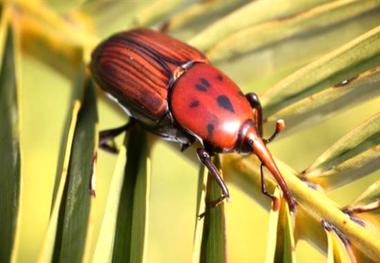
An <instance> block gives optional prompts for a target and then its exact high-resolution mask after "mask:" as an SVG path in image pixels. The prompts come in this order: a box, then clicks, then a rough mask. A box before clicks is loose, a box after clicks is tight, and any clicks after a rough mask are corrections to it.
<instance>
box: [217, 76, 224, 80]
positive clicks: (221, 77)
mask: <svg viewBox="0 0 380 263" xmlns="http://www.w3.org/2000/svg"><path fill="white" fill-rule="evenodd" d="M216 79H217V80H219V81H223V79H224V78H223V75H222V74H218V75H217V76H216Z"/></svg>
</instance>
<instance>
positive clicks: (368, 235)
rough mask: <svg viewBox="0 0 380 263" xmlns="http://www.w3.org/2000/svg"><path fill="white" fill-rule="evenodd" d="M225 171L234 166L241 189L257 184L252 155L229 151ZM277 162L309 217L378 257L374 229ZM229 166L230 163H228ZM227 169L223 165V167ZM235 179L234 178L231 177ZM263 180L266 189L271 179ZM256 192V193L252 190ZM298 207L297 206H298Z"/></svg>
mask: <svg viewBox="0 0 380 263" xmlns="http://www.w3.org/2000/svg"><path fill="white" fill-rule="evenodd" d="M224 160H225V162H224V163H225V164H226V168H228V173H230V171H232V172H231V173H233V171H234V170H235V173H234V178H231V179H230V180H232V179H233V180H232V182H234V183H236V184H237V186H238V187H240V188H242V189H243V190H245V189H252V188H255V187H256V188H258V187H259V185H260V183H259V182H260V175H259V173H258V169H259V168H258V165H257V164H255V162H254V161H253V158H250V157H249V158H244V157H240V156H237V155H230V156H228V158H224ZM276 163H277V166H278V168H279V170H280V171H281V173H282V176H283V178H284V179H285V181H286V183H287V185H288V187H289V189H291V191H292V193H293V195H294V197H295V198H296V200H297V203H298V205H299V207H302V209H304V210H305V211H306V212H307V213H308V214H309V215H310V216H311V217H313V218H314V219H316V220H317V221H319V222H320V221H321V220H322V219H326V220H328V221H329V222H331V223H332V224H334V225H335V226H336V227H339V229H340V230H341V231H342V232H343V233H344V234H345V235H346V236H347V237H348V238H349V239H350V240H351V241H352V242H353V243H355V245H356V246H357V248H358V249H360V250H361V251H362V252H363V254H365V255H366V256H368V257H369V258H372V259H375V258H379V257H380V238H379V234H378V233H377V232H371V231H369V229H366V228H363V227H361V226H360V225H359V224H357V223H356V222H354V221H352V220H350V219H349V216H348V215H347V214H345V213H343V212H342V211H341V210H340V209H339V208H338V206H337V204H336V203H334V202H333V201H332V200H330V199H329V198H327V197H326V195H325V194H324V193H322V192H320V191H318V190H315V189H313V188H311V187H309V186H308V184H307V183H305V182H303V181H301V180H300V179H299V178H297V176H296V175H297V173H296V172H295V171H294V170H293V169H291V168H289V167H288V166H287V165H285V164H284V163H282V162H280V161H279V160H276ZM229 166H230V167H229ZM226 172H227V169H226ZM237 176H238V177H239V178H237V179H238V180H236V179H235V177H237ZM265 184H266V185H267V186H269V190H270V189H272V187H273V181H272V180H269V179H268V178H266V179H265ZM251 192H252V191H251ZM256 192H257V193H256ZM253 194H257V195H261V196H262V197H261V198H266V199H268V197H266V196H264V195H263V194H261V193H260V192H259V191H255V192H253V193H252V197H254V198H257V199H258V200H259V201H260V199H259V197H258V196H255V195H253ZM298 209H299V208H298Z"/></svg>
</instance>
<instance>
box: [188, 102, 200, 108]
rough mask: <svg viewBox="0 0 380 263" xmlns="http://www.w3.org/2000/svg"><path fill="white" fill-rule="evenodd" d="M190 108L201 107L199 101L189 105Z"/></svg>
mask: <svg viewBox="0 0 380 263" xmlns="http://www.w3.org/2000/svg"><path fill="white" fill-rule="evenodd" d="M189 106H190V108H196V107H198V106H199V100H192V101H191V102H190V104H189Z"/></svg>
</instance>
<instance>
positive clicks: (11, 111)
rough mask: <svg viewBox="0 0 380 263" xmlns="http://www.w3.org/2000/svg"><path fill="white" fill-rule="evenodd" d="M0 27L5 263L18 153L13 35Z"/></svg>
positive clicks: (0, 207) (14, 221)
mask: <svg viewBox="0 0 380 263" xmlns="http://www.w3.org/2000/svg"><path fill="white" fill-rule="evenodd" d="M2 19H5V18H4V14H3V17H2ZM1 26H2V29H1V30H2V31H4V30H5V32H4V33H5V34H6V37H5V44H4V51H3V57H2V64H1V72H0V119H1V125H0V191H1V198H0V211H1V213H0V222H1V223H0V233H1V235H0V258H1V259H2V260H4V262H9V261H10V259H11V256H12V249H13V247H14V245H15V244H14V242H15V239H16V233H17V227H18V210H19V200H20V188H21V153H20V138H19V108H18V105H19V99H18V96H17V85H18V80H17V76H16V71H17V70H16V65H17V61H16V58H15V52H16V49H15V41H14V32H13V30H12V29H11V27H10V25H9V24H8V22H7V21H6V22H5V21H4V20H3V21H2V25H1Z"/></svg>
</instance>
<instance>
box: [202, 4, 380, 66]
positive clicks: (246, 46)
mask: <svg viewBox="0 0 380 263" xmlns="http://www.w3.org/2000/svg"><path fill="white" fill-rule="evenodd" d="M378 7H379V6H378V3H376V2H375V1H372V0H365V1H360V2H358V1H352V0H350V1H346V0H343V1H332V2H328V3H325V4H323V5H319V6H316V7H314V8H310V9H308V10H302V11H301V12H299V13H296V14H294V15H292V16H289V17H285V18H284V19H274V20H270V21H266V22H264V23H260V24H256V25H253V26H250V27H248V28H245V29H243V30H240V31H237V32H234V33H233V34H232V35H230V36H228V37H227V38H225V39H223V40H222V41H219V42H218V43H217V44H216V45H215V46H213V47H212V48H211V49H209V50H208V52H207V54H208V57H209V58H210V59H211V60H213V61H217V60H225V59H236V58H237V57H239V56H242V55H244V54H247V53H249V52H252V51H254V50H258V49H260V48H265V47H268V46H270V45H272V44H275V43H278V42H280V41H282V40H284V39H288V38H290V37H294V36H297V35H301V34H308V35H310V34H313V33H314V32H318V31H320V30H321V29H323V28H325V29H326V28H329V27H330V28H332V27H334V26H336V25H337V24H339V23H342V22H343V21H347V20H349V19H353V18H355V17H357V16H360V15H362V14H364V13H367V12H370V11H371V10H374V9H376V8H378ZM276 8H277V7H276ZM252 39H254V41H252Z"/></svg>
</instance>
